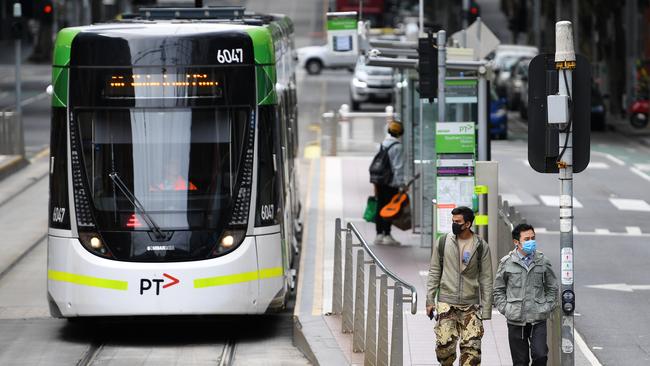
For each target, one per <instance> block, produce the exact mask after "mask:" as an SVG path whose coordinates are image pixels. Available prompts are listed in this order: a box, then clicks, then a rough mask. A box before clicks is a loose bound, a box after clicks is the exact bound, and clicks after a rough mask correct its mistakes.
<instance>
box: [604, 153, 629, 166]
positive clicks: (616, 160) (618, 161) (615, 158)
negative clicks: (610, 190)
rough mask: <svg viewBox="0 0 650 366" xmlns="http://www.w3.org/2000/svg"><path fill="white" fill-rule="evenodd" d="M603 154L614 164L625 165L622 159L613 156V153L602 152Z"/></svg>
mask: <svg viewBox="0 0 650 366" xmlns="http://www.w3.org/2000/svg"><path fill="white" fill-rule="evenodd" d="M604 156H605V157H606V158H607V159H609V160H611V161H613V162H614V163H615V164H618V165H625V162H624V161H623V160H621V159H619V158H617V157H615V156H614V155H611V154H607V153H606V154H604Z"/></svg>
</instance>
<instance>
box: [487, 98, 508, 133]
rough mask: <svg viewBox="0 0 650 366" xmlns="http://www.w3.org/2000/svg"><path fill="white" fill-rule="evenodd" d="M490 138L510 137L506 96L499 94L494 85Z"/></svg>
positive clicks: (491, 100) (491, 103)
mask: <svg viewBox="0 0 650 366" xmlns="http://www.w3.org/2000/svg"><path fill="white" fill-rule="evenodd" d="M490 138H491V139H493V140H505V139H507V138H508V111H507V109H506V98H504V97H499V96H498V95H497V91H496V88H495V87H494V85H491V87H490Z"/></svg>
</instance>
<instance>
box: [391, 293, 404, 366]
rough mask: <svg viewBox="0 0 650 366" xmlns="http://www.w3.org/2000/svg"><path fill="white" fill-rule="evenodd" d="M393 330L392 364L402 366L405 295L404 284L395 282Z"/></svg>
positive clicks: (392, 365)
mask: <svg viewBox="0 0 650 366" xmlns="http://www.w3.org/2000/svg"><path fill="white" fill-rule="evenodd" d="M393 287H394V289H393V330H392V335H391V340H390V365H391V366H402V363H403V354H404V349H403V348H404V345H403V342H402V335H403V334H402V331H403V320H404V311H403V310H402V303H403V302H404V296H402V293H403V289H402V285H401V284H400V283H398V282H395V284H394V285H393Z"/></svg>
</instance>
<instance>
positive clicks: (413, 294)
mask: <svg viewBox="0 0 650 366" xmlns="http://www.w3.org/2000/svg"><path fill="white" fill-rule="evenodd" d="M348 229H349V230H350V231H351V232H352V233H353V234H354V235H355V236H356V237H357V239H359V242H360V243H361V245H362V246H363V249H364V250H365V251H366V252H367V253H368V255H370V258H372V260H373V261H374V262H375V264H376V265H377V266H379V268H380V269H381V270H382V271H383V272H384V273H385V274H386V275H388V277H390V278H391V279H392V280H393V281H394V282H395V286H397V285H401V286H402V287H405V288H407V289H409V290H410V291H411V295H410V300H411V301H410V302H411V314H416V313H417V308H418V294H417V290H416V289H415V286H413V285H411V284H410V283H408V282H406V281H404V280H403V279H401V278H400V277H399V276H398V275H396V274H395V273H393V272H392V271H391V270H389V269H388V268H387V267H386V266H385V265H384V263H383V262H382V261H381V260H380V259H379V258H377V256H376V255H375V253H373V251H372V250H371V249H370V246H369V245H368V243H367V242H366V240H365V239H364V238H363V236H362V235H361V233H360V232H359V229H357V227H356V226H355V225H354V224H353V223H351V222H349V223H348Z"/></svg>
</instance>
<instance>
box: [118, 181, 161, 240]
mask: <svg viewBox="0 0 650 366" xmlns="http://www.w3.org/2000/svg"><path fill="white" fill-rule="evenodd" d="M108 176H109V178H111V180H112V181H113V183H115V185H116V186H117V188H119V189H120V191H122V193H123V194H124V196H126V198H127V199H128V200H129V202H131V204H132V205H133V207H135V208H136V209H137V210H138V211H140V213H141V214H142V217H143V218H144V221H145V222H146V223H147V225H148V226H149V229H151V231H153V232H154V233H155V234H156V238H158V239H165V238H166V236H165V234H164V233H163V232H162V230H160V226H158V225H156V222H155V221H153V219H152V218H151V216H149V214H148V213H147V211H146V210H145V209H144V206H142V204H141V203H140V201H138V198H137V197H136V196H135V195H134V194H133V193H132V192H131V191H130V190H129V188H128V187H127V186H126V184H124V181H122V178H120V176H119V175H118V174H117V172H112V173H108Z"/></svg>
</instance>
